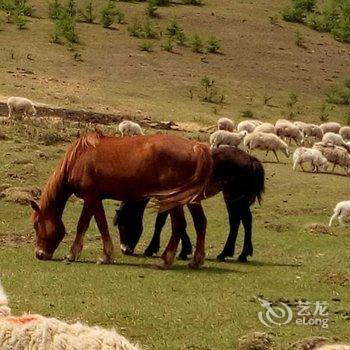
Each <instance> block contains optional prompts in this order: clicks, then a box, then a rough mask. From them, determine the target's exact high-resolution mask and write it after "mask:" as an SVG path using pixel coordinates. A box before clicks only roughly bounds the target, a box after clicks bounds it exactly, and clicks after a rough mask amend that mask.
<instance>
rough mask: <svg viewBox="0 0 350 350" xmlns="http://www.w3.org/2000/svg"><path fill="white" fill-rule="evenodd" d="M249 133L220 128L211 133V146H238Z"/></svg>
mask: <svg viewBox="0 0 350 350" xmlns="http://www.w3.org/2000/svg"><path fill="white" fill-rule="evenodd" d="M245 135H247V132H246V131H245V130H244V131H241V132H230V131H227V130H218V131H215V132H214V133H212V134H211V135H210V147H211V148H217V147H220V146H232V147H238V145H239V144H240V143H241V142H242V140H243V138H244V136H245Z"/></svg>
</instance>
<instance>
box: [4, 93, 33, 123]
mask: <svg viewBox="0 0 350 350" xmlns="http://www.w3.org/2000/svg"><path fill="white" fill-rule="evenodd" d="M7 107H8V110H9V114H8V117H9V118H12V114H13V112H20V111H21V112H22V113H23V116H24V117H26V116H27V114H28V113H30V114H32V115H33V116H34V115H36V109H35V106H34V103H33V102H32V101H31V100H29V99H27V98H24V97H14V96H12V97H9V98H8V99H7Z"/></svg>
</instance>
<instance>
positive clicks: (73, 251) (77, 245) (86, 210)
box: [67, 202, 93, 261]
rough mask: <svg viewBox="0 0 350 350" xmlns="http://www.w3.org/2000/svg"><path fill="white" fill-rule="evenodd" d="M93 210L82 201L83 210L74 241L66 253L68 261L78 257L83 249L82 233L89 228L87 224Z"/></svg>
mask: <svg viewBox="0 0 350 350" xmlns="http://www.w3.org/2000/svg"><path fill="white" fill-rule="evenodd" d="M92 215H93V212H92V211H91V208H90V206H89V205H88V204H87V203H86V202H84V206H83V210H82V212H81V214H80V218H79V221H78V225H77V233H76V235H75V239H74V242H73V244H72V246H71V248H70V251H69V254H68V255H67V260H68V261H75V260H77V259H79V256H80V254H81V251H82V250H83V240H84V234H85V232H86V231H87V229H88V228H89V224H90V221H91V218H92Z"/></svg>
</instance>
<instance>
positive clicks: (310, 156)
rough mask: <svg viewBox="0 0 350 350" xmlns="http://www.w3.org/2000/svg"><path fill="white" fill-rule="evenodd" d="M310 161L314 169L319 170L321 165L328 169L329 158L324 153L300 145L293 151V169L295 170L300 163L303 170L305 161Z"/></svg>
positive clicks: (314, 170)
mask: <svg viewBox="0 0 350 350" xmlns="http://www.w3.org/2000/svg"><path fill="white" fill-rule="evenodd" d="M306 162H310V163H311V165H312V171H313V172H318V171H319V167H322V168H324V169H325V170H326V167H327V159H326V158H325V157H324V156H323V154H322V153H321V152H320V151H319V150H317V149H313V148H305V147H299V148H297V149H296V150H295V151H294V153H293V170H294V171H295V170H296V168H297V166H298V165H300V167H301V169H302V170H303V171H305V170H304V168H303V163H306Z"/></svg>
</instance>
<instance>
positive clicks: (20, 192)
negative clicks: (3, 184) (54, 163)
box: [0, 186, 41, 205]
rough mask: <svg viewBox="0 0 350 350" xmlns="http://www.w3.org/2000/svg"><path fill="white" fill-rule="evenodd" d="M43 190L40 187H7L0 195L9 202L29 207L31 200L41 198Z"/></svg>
mask: <svg viewBox="0 0 350 350" xmlns="http://www.w3.org/2000/svg"><path fill="white" fill-rule="evenodd" d="M40 195H41V190H40V189H39V188H38V187H34V186H31V187H7V188H5V189H4V190H3V191H2V192H1V193H0V198H4V199H5V200H6V201H8V202H14V203H18V204H23V205H27V204H28V203H29V201H31V200H37V199H39V198H40Z"/></svg>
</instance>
